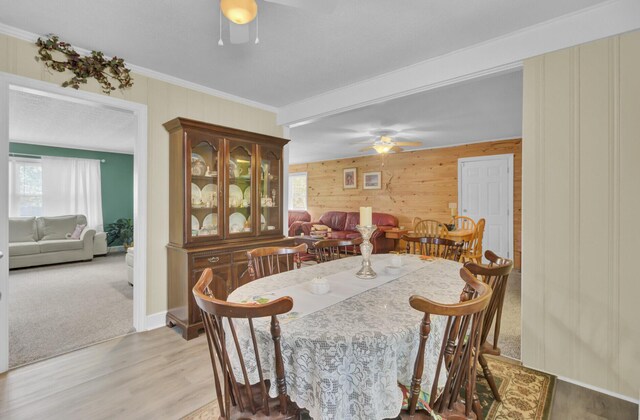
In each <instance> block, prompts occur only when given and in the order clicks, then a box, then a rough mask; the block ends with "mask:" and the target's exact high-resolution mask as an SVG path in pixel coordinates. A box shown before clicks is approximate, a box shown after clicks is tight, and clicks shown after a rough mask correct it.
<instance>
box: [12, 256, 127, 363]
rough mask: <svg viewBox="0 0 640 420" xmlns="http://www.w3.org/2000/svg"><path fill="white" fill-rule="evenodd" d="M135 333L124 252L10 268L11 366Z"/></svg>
mask: <svg viewBox="0 0 640 420" xmlns="http://www.w3.org/2000/svg"><path fill="white" fill-rule="evenodd" d="M132 331H133V288H132V287H131V286H129V284H128V283H127V265H126V263H125V259H124V254H123V253H118V254H113V255H108V256H106V257H98V258H94V260H93V261H90V262H80V263H69V264H60V265H52V266H46V267H38V268H26V269H19V270H11V271H10V272H9V366H10V367H11V368H14V367H17V366H20V365H23V364H27V363H32V362H35V361H37V360H41V359H46V358H49V357H52V356H56V355H59V354H62V353H66V352H69V351H72V350H77V349H79V348H82V347H86V346H88V345H90V344H95V343H98V342H100V341H104V340H107V339H110V338H114V337H118V336H121V335H125V334H127V333H129V332H132Z"/></svg>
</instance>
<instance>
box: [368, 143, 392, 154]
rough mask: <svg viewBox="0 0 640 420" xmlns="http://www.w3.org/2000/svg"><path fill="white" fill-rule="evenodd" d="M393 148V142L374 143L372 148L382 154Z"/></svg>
mask: <svg viewBox="0 0 640 420" xmlns="http://www.w3.org/2000/svg"><path fill="white" fill-rule="evenodd" d="M392 148H393V144H374V145H373V150H375V151H376V152H378V153H380V154H382V153H389V151H390V150H391V149H392Z"/></svg>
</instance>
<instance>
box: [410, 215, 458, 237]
mask: <svg viewBox="0 0 640 420" xmlns="http://www.w3.org/2000/svg"><path fill="white" fill-rule="evenodd" d="M413 232H414V235H415V236H432V237H435V238H444V237H446V236H447V233H449V230H448V229H447V227H446V226H445V225H444V224H443V223H440V222H438V221H437V220H431V219H423V220H420V221H419V222H418V223H416V224H415V225H414V226H413Z"/></svg>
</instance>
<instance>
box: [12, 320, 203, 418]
mask: <svg viewBox="0 0 640 420" xmlns="http://www.w3.org/2000/svg"><path fill="white" fill-rule="evenodd" d="M212 378H213V376H212V374H211V363H210V362H209V352H208V349H207V343H206V340H205V338H204V335H202V336H200V337H199V338H197V339H194V340H191V341H189V342H187V341H184V340H183V339H182V337H181V336H180V335H179V334H178V332H177V331H173V330H170V329H168V328H160V329H157V330H153V331H148V332H145V333H141V334H132V335H128V336H125V337H121V338H117V339H113V340H110V341H106V342H104V343H101V344H97V345H95V346H92V347H88V348H85V349H82V350H78V351H75V352H72V353H68V354H65V355H62V356H59V357H56V358H53V359H49V360H45V361H42V362H39V363H35V364H32V365H28V366H25V367H22V368H18V369H16V370H13V371H9V372H8V373H6V374H3V375H0V418H2V419H44V418H46V419H115V418H119V419H143V418H146V419H177V418H180V417H181V416H184V415H186V414H188V413H190V412H192V411H193V410H195V409H197V408H199V407H201V406H203V405H205V404H206V403H208V402H210V401H211V400H213V399H214V398H215V390H214V388H213V379H212Z"/></svg>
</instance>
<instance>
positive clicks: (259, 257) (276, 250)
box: [247, 244, 307, 280]
mask: <svg viewBox="0 0 640 420" xmlns="http://www.w3.org/2000/svg"><path fill="white" fill-rule="evenodd" d="M306 252H307V244H300V245H298V246H294V247H277V246H271V247H264V248H255V249H252V250H250V251H247V256H248V257H249V268H248V271H249V276H250V278H251V280H257V279H261V278H262V277H266V276H270V275H272V274H278V273H283V272H285V271H289V270H293V269H295V268H300V266H301V265H302V260H301V258H300V257H301V254H304V253H306Z"/></svg>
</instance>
